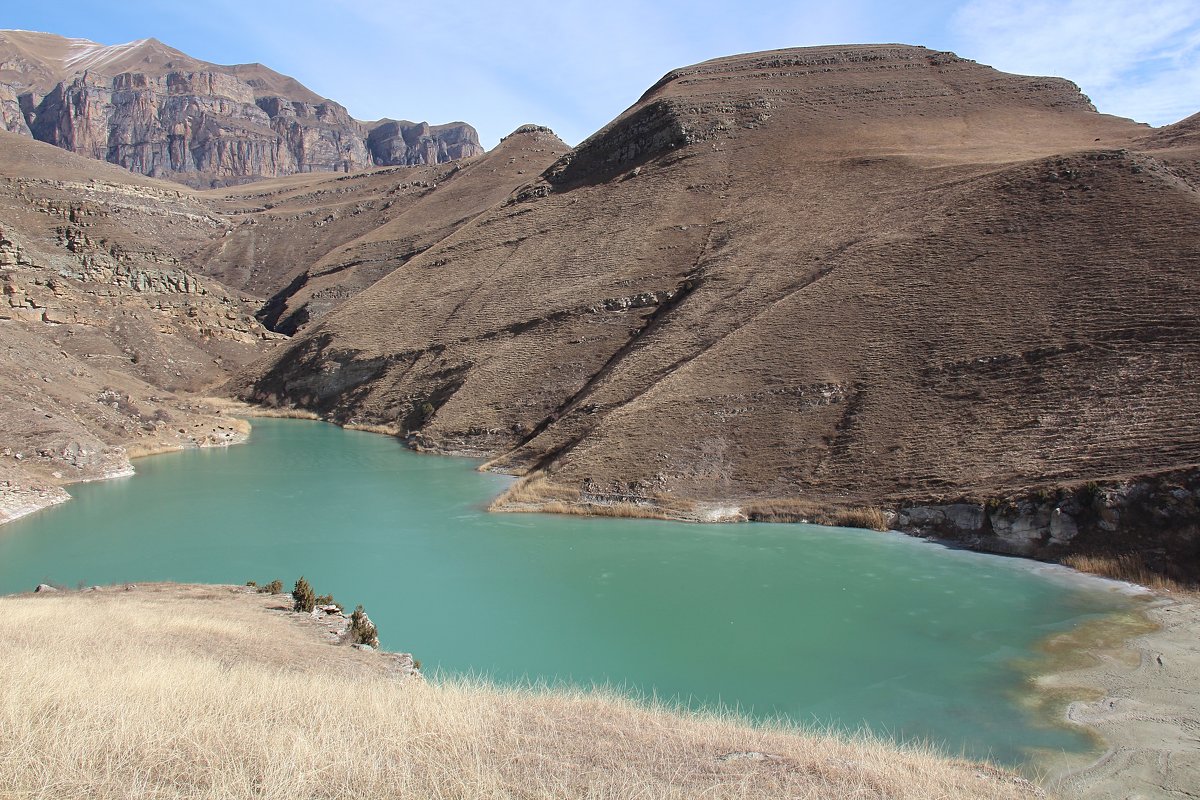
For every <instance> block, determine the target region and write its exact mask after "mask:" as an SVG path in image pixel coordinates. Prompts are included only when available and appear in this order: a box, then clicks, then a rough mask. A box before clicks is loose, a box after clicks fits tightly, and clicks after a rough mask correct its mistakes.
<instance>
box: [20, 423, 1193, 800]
mask: <svg viewBox="0 0 1200 800" xmlns="http://www.w3.org/2000/svg"><path fill="white" fill-rule="evenodd" d="M214 404H215V405H218V406H219V409H220V410H219V411H218V412H217V413H218V414H219V415H220V416H222V417H225V418H226V419H232V418H233V415H234V414H237V415H239V416H243V417H251V418H253V417H264V418H300V419H310V420H314V421H322V420H320V419H319V418H318V417H317V416H316V415H312V414H309V413H306V412H288V411H283V412H280V411H276V410H273V409H260V408H257V407H254V406H247V405H244V404H240V403H237V402H235V401H225V402H221V403H214ZM237 422H239V423H241V424H242V425H244V426H245V430H244V431H242V430H239V431H238V433H239V434H240V435H239V436H238V437H237V439H235V440H234V441H224V442H211V443H205V444H192V445H190V447H198V446H208V447H214V446H224V447H227V446H229V445H232V444H241V443H243V442H245V441H247V439H248V438H249V434H250V428H251V425H250V423H249V422H248V421H246V420H244V419H239V420H237ZM334 424H336V423H334ZM239 427H240V426H239ZM340 427H345V428H347V429H359V430H361V429H362V428H358V427H357V426H340ZM370 432H375V433H384V434H390V432H388V431H382V430H374V431H370ZM183 449H190V448H189V447H188V446H163V447H156V448H144V449H141V450H139V451H137V452H134V453H130V454H129V456H128V457H129V458H130V459H131V460H132V459H133V458H141V457H145V456H149V455H156V454H159V453H165V452H175V451H179V450H183ZM435 452H436V451H435ZM131 472H132V470H120V471H117V472H115V473H113V474H111V475H105V476H103V477H99V478H92V479H89V480H90V481H94V480H107V479H110V478H117V477H123V476H127V475H129V474H131ZM75 482H81V481H74V482H73V483H75ZM53 488H54V489H57V490H58V492H60V493H61V494H62V496H61V497H59V498H58V499H52V498H47V499H48V502H45V503H43V504H38V505H32V507H31V504H28V503H26V504H24V506H25V510H24V512H23V513H22V514H21V515H20V516H21V517H23V516H26V515H28V514H30V513H34V512H36V511H38V510H41V509H42V508H46V507H50V506H53V505H57V504H58V503H61V502H64V501H65V500H67V499H69V496H67V495H66V492H65V490H63V489H62V487H61V486H56V487H53ZM530 505H533V504H530ZM714 505H715V504H714ZM725 508H729V506H725V507H724V508H723V510H724V509H725ZM492 510H498V509H494V508H493V509H492ZM504 510H509V511H515V510H517V509H516V508H512V507H510V508H508V509H504ZM520 510H521V511H525V512H534V511H545V509H538V508H533V507H530V508H521V509H520ZM656 510H659V509H656ZM551 513H553V512H551ZM559 513H562V512H561V511H560V512H559ZM567 513H576V514H578V513H587V511H586V510H585V509H583V508H573V509H571V511H569V512H567ZM598 515H603V513H601V514H598ZM618 515H619V516H626V514H618ZM631 516H632V515H631ZM638 516H641V515H638ZM646 516H650V515H646ZM654 516H658V515H654ZM663 516H664V517H667V516H668V515H665V514H664V515H663ZM722 516H724V515H722ZM730 516H732V515H730ZM17 518H20V517H17V516H13V517H10V518H8V519H4V520H3V521H0V525H2V524H3V523H4V522H8V521H11V520H12V519H17ZM669 518H674V519H676V520H678V521H689V522H710V523H712V522H717V521H726V522H727V521H732V520H730V519H729V517H728V516H725V517H724V519H723V520H714V519H711V518H710V519H704V518H703V517H700V518H697V517H694V516H693V517H692V518H691V519H679V517H675V516H674V515H670V517H669ZM741 519H742V520H745V517H744V516H743V517H742V518H741ZM898 533H904V535H908V536H912V534H907V533H905V532H903V531H899V532H898ZM913 538H924V539H926V540H927V541H928V540H929V539H930V537H920V536H914V537H913ZM934 541H936V539H935V540H934ZM940 543H941V544H945V545H947V546H950V547H963V545H962V543H957V542H953V541H948V542H940ZM964 549H968V550H975V549H976V548H971V547H965V548H964ZM1018 557H1019V556H1018ZM1026 558H1027V560H1029V561H1031V562H1035V563H1038V562H1039V560H1038V559H1033V558H1028V557H1026ZM1040 563H1042V564H1047V566H1049V564H1048V563H1047V562H1040ZM1054 568H1055V569H1056V570H1057V569H1062V570H1065V571H1069V572H1071V573H1074V574H1076V575H1078V576H1080V578H1086V579H1096V578H1100V579H1103V580H1113V579H1111V578H1105V577H1104V576H1098V575H1095V574H1092V573H1088V572H1083V571H1080V570H1075V569H1072V568H1071V567H1068V566H1064V565H1056V566H1055V567H1054ZM1117 582H1118V583H1125V582H1122V581H1117ZM1125 585H1126V586H1127V587H1128V589H1129V590H1131V591H1134V592H1136V593H1138V594H1141V593H1142V591H1143V590H1144V592H1145V595H1146V596H1147V597H1148V598H1150V599H1149V600H1148V602H1147V605H1146V606H1145V607H1143V608H1140V609H1136V610H1134V611H1132V612H1130V615H1136V616H1138V617H1139V618H1141V619H1143V620H1146V621H1147V623H1146V625H1153V626H1154V628H1153V629H1152V630H1146V625H1144V626H1143V627H1142V628H1141V629H1127V630H1126V631H1125V632H1124V633H1122V634H1121V635H1120V636H1118V637H1117V638H1115V639H1113V638H1112V637H1111V636H1109V637H1108V638H1107V639H1106V638H1105V637H1104V636H1099V637H1097V636H1094V635H1093V634H1095V633H1096V631H1094V630H1093V631H1088V632H1085V633H1077V632H1068V633H1066V634H1060V635H1058V636H1052V637H1050V640H1049V641H1048V645H1047V652H1048V654H1049V655H1050V657H1051V660H1052V664H1053V662H1054V661H1057V662H1059V668H1057V669H1056V668H1055V667H1054V666H1051V667H1050V668H1049V669H1048V670H1044V671H1043V670H1035V671H1034V677H1033V683H1032V686H1031V693H1032V695H1033V697H1032V698H1031V699H1032V700H1034V701H1035V702H1036V701H1037V699H1038V696H1039V695H1040V696H1041V698H1042V700H1046V699H1047V698H1048V697H1049V696H1050V695H1053V694H1059V695H1063V694H1069V695H1070V696H1071V697H1073V698H1078V697H1079V696H1081V695H1090V696H1091V697H1092V698H1093V699H1085V700H1078V699H1076V700H1072V701H1071V702H1069V703H1068V704H1067V705H1066V709H1065V711H1064V712H1058V711H1056V712H1055V713H1056V714H1059V713H1061V715H1062V716H1060V719H1062V720H1063V721H1065V722H1067V723H1069V724H1071V725H1076V726H1079V727H1081V728H1084V729H1086V730H1087V732H1088V733H1089V734H1090V735H1093V736H1095V737H1096V738H1097V739H1098V741H1099V742H1100V746H1101V748H1103V752H1102V753H1101V754H1100V755H1099V756H1098V757H1096V758H1094V759H1091V760H1090V762H1088V763H1084V758H1086V757H1080V756H1079V755H1066V754H1044V755H1042V756H1040V757H1039V756H1037V755H1035V756H1034V757H1033V758H1031V760H1030V764H1029V765H1030V766H1031V767H1034V768H1035V769H1039V770H1045V777H1044V778H1043V779H1041V780H1040V781H1039V783H1041V784H1042V785H1043V786H1045V787H1046V788H1047V789H1048V790H1051V791H1054V792H1057V793H1060V794H1061V795H1062V796H1063V797H1066V798H1071V797H1079V798H1084V797H1087V798H1100V799H1101V800H1103V798H1113V800H1116V799H1117V798H1128V797H1136V796H1141V795H1139V794H1137V793H1138V792H1145V791H1149V792H1151V795H1152V796H1163V794H1162V793H1163V792H1166V793H1167V794H1166V795H1165V796H1178V797H1189V796H1193V795H1189V794H1187V793H1186V792H1187V791H1188V790H1190V788H1191V784H1190V782H1189V781H1188V777H1187V776H1188V774H1189V773H1188V770H1189V769H1192V770H1195V771H1196V773H1195V774H1200V744H1197V741H1196V739H1195V735H1194V734H1192V736H1191V738H1189V735H1188V731H1189V729H1191V730H1195V729H1198V728H1200V597H1197V596H1196V595H1191V594H1188V593H1186V592H1184V593H1180V592H1176V593H1167V592H1164V591H1162V590H1155V589H1148V588H1145V587H1141V586H1140V585H1138V584H1132V583H1125ZM1118 616H1120V615H1118ZM1135 627H1136V626H1135ZM1073 633H1074V634H1075V636H1074V638H1072V634H1073ZM1089 637H1090V638H1089ZM1055 640H1062V643H1065V644H1066V645H1067V648H1066V649H1065V650H1063V651H1061V652H1059V653H1057V656H1058V657H1057V658H1056V657H1055V656H1056V653H1055V652H1054V646H1055V644H1054V643H1055ZM1081 659H1082V661H1083V662H1086V663H1081ZM1051 702H1052V701H1051ZM1064 717H1065V719H1064ZM1181 765H1183V766H1182V767H1181Z"/></svg>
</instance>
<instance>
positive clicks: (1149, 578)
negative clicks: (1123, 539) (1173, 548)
mask: <svg viewBox="0 0 1200 800" xmlns="http://www.w3.org/2000/svg"><path fill="white" fill-rule="evenodd" d="M1062 563H1063V564H1065V565H1066V566H1068V567H1070V568H1071V569H1077V570H1079V571H1080V572H1087V573H1090V574H1092V575H1100V576H1101V577H1104V578H1113V579H1114V580H1118V581H1128V582H1129V583H1136V584H1138V585H1140V586H1145V587H1146V588H1148V589H1153V590H1154V591H1156V592H1167V593H1183V594H1189V595H1193V596H1200V586H1197V584H1195V583H1185V582H1182V581H1178V580H1175V579H1174V578H1171V577H1170V576H1167V575H1163V574H1162V573H1161V572H1155V571H1154V570H1152V569H1150V567H1148V566H1147V565H1146V561H1145V559H1144V558H1143V557H1142V555H1141V554H1140V553H1122V554H1121V555H1116V556H1109V555H1094V554H1092V555H1085V554H1073V555H1069V556H1065V557H1064V558H1063V559H1062Z"/></svg>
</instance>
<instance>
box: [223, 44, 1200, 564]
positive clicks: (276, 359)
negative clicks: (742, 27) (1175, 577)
mask: <svg viewBox="0 0 1200 800" xmlns="http://www.w3.org/2000/svg"><path fill="white" fill-rule="evenodd" d="M1152 133H1153V131H1152V130H1151V129H1149V128H1147V127H1145V126H1142V125H1138V124H1136V123H1133V122H1131V121H1129V120H1124V119H1119V118H1114V117H1109V116H1105V115H1101V114H1098V113H1096V112H1095V110H1094V109H1093V108H1092V107H1091V105H1090V103H1089V102H1088V101H1087V99H1086V98H1085V97H1083V96H1082V95H1081V94H1080V93H1079V91H1078V89H1077V87H1075V86H1074V85H1073V84H1071V83H1070V82H1068V81H1065V80H1062V79H1058V78H1031V77H1023V76H1016V75H1007V74H1004V73H1000V72H997V71H995V70H993V69H990V68H988V67H985V66H982V65H978V64H976V63H974V62H972V61H968V60H965V59H961V58H958V57H956V56H954V55H953V54H950V53H941V52H934V51H929V50H926V49H923V48H918V47H908V46H902V45H878V46H847V47H823V48H808V49H800V50H784V51H775V52H769V53H759V54H753V55H746V56H736V57H731V58H724V59H717V60H714V61H709V62H705V63H703V64H699V65H697V66H694V67H689V68H687V69H681V70H677V71H675V72H672V73H670V74H669V75H667V76H666V77H665V78H664V79H663V80H662V81H660V82H659V83H658V84H656V85H655V86H654V87H653V88H652V89H650V91H648V92H647V93H646V95H645V96H644V97H643V98H642V99H641V100H640V101H639V102H638V103H637V104H635V105H634V106H633V107H631V108H630V109H629V110H628V111H626V112H625V113H624V114H622V115H621V116H620V117H618V118H617V119H616V120H614V121H613V122H612V123H611V124H610V125H608V126H607V127H605V128H604V129H602V130H601V131H599V132H598V133H597V134H595V135H594V136H593V137H591V138H590V139H589V140H588V141H586V142H584V143H583V144H582V145H580V146H579V147H578V148H576V149H575V150H574V151H572V152H571V153H569V154H567V155H566V156H564V157H563V158H562V159H560V160H559V161H558V162H557V163H556V164H555V165H554V166H552V167H551V168H550V169H549V170H547V171H546V172H545V173H544V175H543V176H542V177H541V178H540V179H538V180H536V181H533V182H531V183H530V184H529V185H527V186H525V187H524V188H522V189H521V190H519V191H518V192H517V193H515V194H514V196H513V197H512V198H510V200H508V201H506V202H504V203H501V204H499V205H497V206H494V207H493V208H491V209H490V210H489V211H487V212H486V213H484V214H482V215H480V216H479V217H477V218H475V219H474V220H472V221H470V222H468V223H467V224H465V225H464V226H463V227H461V228H460V229H459V230H457V231H456V232H455V233H454V234H453V235H452V236H450V237H448V238H446V239H444V240H442V241H441V242H440V243H439V244H437V245H434V246H433V247H431V248H430V249H429V250H427V251H425V252H424V253H422V254H420V255H418V256H416V257H414V258H412V259H411V260H409V261H407V262H406V263H405V264H404V265H403V266H401V267H400V268H398V269H396V270H395V271H394V272H392V273H391V274H390V275H388V276H387V277H385V278H383V279H381V280H380V281H379V282H378V283H376V284H375V285H373V286H372V287H371V288H370V289H368V290H367V291H364V292H363V293H362V294H360V295H358V296H357V297H356V298H354V299H352V300H350V301H349V302H347V303H346V304H345V305H344V306H342V308H340V309H339V310H337V311H335V312H333V313H331V314H329V315H328V316H326V317H325V318H324V319H322V320H320V321H319V322H318V323H317V324H315V325H314V326H313V327H311V328H310V329H308V330H306V331H305V332H304V333H303V334H302V335H301V336H299V337H297V338H296V339H295V340H294V341H293V342H292V343H291V344H290V345H289V346H288V347H287V348H286V349H284V350H281V351H279V352H278V353H277V354H276V355H275V356H273V357H272V358H271V359H270V361H269V362H268V363H264V364H259V365H258V366H256V367H255V368H254V369H253V370H251V371H249V372H247V373H245V375H244V376H243V378H241V379H240V380H239V382H238V384H237V387H238V389H239V391H240V392H241V394H242V395H243V396H245V397H246V398H249V399H252V400H255V401H258V402H263V403H268V404H273V405H282V406H295V407H300V408H305V409H311V410H314V411H317V412H319V413H321V414H323V415H324V416H326V417H328V418H331V419H334V420H338V421H342V422H359V423H371V424H376V425H384V426H390V427H392V428H393V429H394V430H396V431H397V432H403V433H407V434H411V435H412V439H413V441H414V443H415V444H417V445H418V446H422V447H429V448H435V449H440V450H445V451H451V452H460V453H472V454H479V455H486V456H490V457H492V458H493V459H494V460H493V461H492V463H491V467H492V468H493V469H501V470H506V471H510V472H514V473H517V474H523V475H526V476H527V480H525V481H523V482H522V483H519V484H518V486H517V488H516V489H515V490H514V491H513V492H512V493H511V494H510V496H509V497H508V498H507V503H506V504H507V506H508V507H517V508H525V507H559V508H561V507H567V508H570V507H574V508H584V509H587V510H591V511H599V512H604V511H614V510H621V509H626V510H628V509H631V508H632V509H634V510H638V509H640V510H642V511H644V510H646V509H647V508H658V509H660V510H663V509H665V510H666V511H667V512H668V513H672V514H681V515H689V514H690V515H694V516H701V517H709V518H717V517H721V516H730V515H732V516H736V515H737V514H738V513H739V510H740V513H741V514H743V515H750V516H755V517H763V518H780V517H783V518H801V517H804V518H822V519H837V518H841V517H840V516H839V515H844V513H845V512H849V511H852V510H856V509H863V508H866V509H878V510H880V511H883V512H886V514H887V516H886V517H884V518H885V519H887V520H888V521H889V522H890V524H892V525H893V526H898V527H902V528H904V529H907V530H912V531H919V532H936V533H940V534H942V535H953V536H957V537H959V538H961V539H963V540H965V541H967V542H969V543H971V544H972V545H973V546H977V547H982V548H987V549H994V550H1003V551H1007V552H1019V553H1025V554H1033V555H1041V556H1053V555H1055V554H1058V553H1061V552H1064V551H1067V550H1072V549H1074V550H1099V551H1107V550H1119V549H1123V548H1140V549H1141V550H1142V551H1143V552H1145V553H1147V554H1148V555H1149V556H1150V557H1151V558H1152V559H1153V558H1155V556H1156V555H1157V560H1158V561H1159V562H1160V565H1162V564H1166V563H1167V562H1170V563H1172V564H1175V565H1176V566H1179V565H1181V564H1182V565H1183V567H1181V568H1185V569H1188V570H1194V569H1195V564H1196V560H1195V559H1196V548H1197V544H1196V543H1197V518H1198V515H1197V510H1196V507H1197V499H1198V497H1200V494H1198V493H1200V484H1198V482H1197V472H1196V466H1197V463H1198V461H1200V424H1198V423H1200V416H1198V414H1197V411H1196V409H1197V408H1200V378H1198V377H1197V376H1198V375H1200V369H1198V367H1200V363H1198V362H1200V330H1198V325H1200V322H1198V321H1197V317H1196V315H1195V309H1196V308H1197V307H1198V301H1200V264H1198V258H1200V256H1198V253H1200V247H1198V245H1200V224H1198V223H1200V203H1198V202H1197V195H1196V191H1195V188H1196V187H1195V185H1194V182H1193V180H1192V178H1190V177H1189V173H1187V172H1186V171H1185V170H1182V169H1180V168H1179V167H1178V164H1179V161H1178V160H1177V159H1176V158H1175V155H1174V154H1175V150H1173V149H1172V148H1173V147H1174V145H1172V144H1171V143H1170V142H1168V141H1163V140H1156V141H1155V144H1154V147H1153V148H1151V147H1150V145H1149V144H1148V143H1147V140H1146V138H1145V137H1147V135H1149V134H1152ZM563 503H565V504H566V505H565V506H564V505H561V504H563ZM501 505H505V503H503V502H502V504H501ZM1164 553H1165V554H1167V555H1164Z"/></svg>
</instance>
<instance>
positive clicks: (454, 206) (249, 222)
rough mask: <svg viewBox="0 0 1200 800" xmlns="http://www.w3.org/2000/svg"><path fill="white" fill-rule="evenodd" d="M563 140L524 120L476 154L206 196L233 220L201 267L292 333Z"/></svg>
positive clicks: (541, 165) (473, 210)
mask: <svg viewBox="0 0 1200 800" xmlns="http://www.w3.org/2000/svg"><path fill="white" fill-rule="evenodd" d="M568 149H569V148H568V147H567V146H566V145H565V144H563V142H562V140H560V139H559V138H558V137H557V136H555V135H554V133H553V132H552V131H550V129H549V128H542V127H538V126H535V125H527V126H523V127H522V128H520V129H518V130H517V131H516V132H514V133H513V134H512V135H511V136H508V137H506V138H505V139H504V140H503V141H502V142H501V143H500V145H499V146H498V147H497V148H495V149H494V150H491V151H490V152H488V153H487V154H485V155H482V156H478V157H475V158H471V159H466V160H463V161H459V162H456V163H454V164H448V165H439V166H434V167H418V168H411V169H390V170H376V171H374V172H365V173H358V174H355V175H347V176H340V177H334V176H328V177H325V178H323V179H316V178H313V177H310V178H309V179H308V180H305V179H302V178H293V179H287V180H281V181H271V182H265V183H256V184H253V185H252V186H249V187H242V188H233V189H227V190H223V191H220V192H216V193H214V194H213V195H210V196H211V197H214V199H215V200H216V202H217V207H218V208H221V209H224V210H226V211H227V212H228V213H231V214H235V215H237V216H236V219H238V220H240V224H238V225H237V226H236V227H235V228H234V230H233V231H232V232H231V234H230V235H229V236H226V237H224V238H222V239H221V240H219V241H218V242H215V243H214V244H213V245H212V246H211V248H210V251H209V253H208V254H206V255H205V256H204V257H203V258H204V259H205V260H206V266H205V269H206V271H207V272H209V273H210V274H213V275H217V276H219V277H221V278H222V279H223V280H226V281H228V282H230V283H231V284H233V285H237V286H243V287H245V288H247V289H249V290H251V291H254V292H256V293H258V294H264V295H271V301H270V303H269V304H268V305H267V307H266V309H265V310H264V315H263V319H264V321H265V322H266V323H267V324H268V325H269V326H271V328H272V329H273V330H277V331H281V332H283V333H287V334H292V333H295V332H296V331H297V330H298V329H299V328H300V327H302V326H304V325H305V324H307V323H308V322H309V320H310V319H316V318H318V317H320V316H321V315H323V314H324V313H326V312H328V311H329V310H331V309H332V308H335V307H336V306H337V305H339V304H340V303H341V302H343V301H344V300H345V299H347V298H349V297H352V296H353V295H355V294H357V293H358V292H359V291H361V290H362V289H365V288H366V287H368V286H370V285H371V284H373V283H374V282H375V281H377V280H378V279H379V278H381V277H383V276H384V275H386V274H388V273H389V272H391V271H392V270H393V269H395V268H396V267H398V266H400V265H402V264H404V263H405V262H406V261H407V260H408V259H410V258H412V257H413V256H415V255H417V254H418V253H421V252H423V251H424V250H426V249H428V248H429V247H430V246H432V245H433V244H435V243H436V242H438V241H440V240H441V239H444V238H445V237H446V236H448V235H449V234H450V233H451V232H453V231H454V230H455V229H456V228H457V227H459V226H461V225H463V224H464V223H466V222H468V221H469V220H471V219H472V218H473V217H475V216H477V215H478V214H480V213H482V212H483V211H485V210H486V209H488V208H489V207H491V206H493V205H495V204H496V203H498V202H500V201H502V200H504V199H505V198H507V197H508V195H509V194H511V193H512V191H513V190H514V189H515V188H516V187H517V186H520V185H521V184H523V183H526V182H528V181H529V180H531V179H533V178H535V177H536V176H537V175H539V174H540V173H541V172H542V171H543V170H545V169H546V168H547V167H549V166H550V164H552V163H553V162H554V161H555V160H556V159H558V158H559V157H560V156H562V155H563V154H564V153H566V152H567V150H568Z"/></svg>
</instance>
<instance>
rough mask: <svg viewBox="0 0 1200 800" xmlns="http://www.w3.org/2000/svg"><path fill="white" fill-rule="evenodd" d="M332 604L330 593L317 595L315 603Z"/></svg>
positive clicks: (321, 604)
mask: <svg viewBox="0 0 1200 800" xmlns="http://www.w3.org/2000/svg"><path fill="white" fill-rule="evenodd" d="M333 604H334V603H333V595H331V594H319V595H317V605H319V606H331V605H333Z"/></svg>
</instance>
